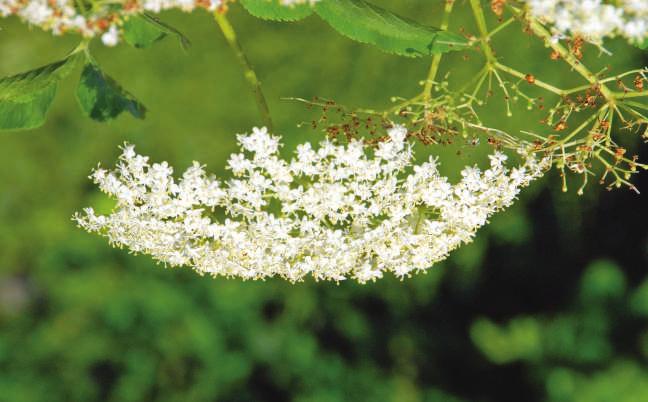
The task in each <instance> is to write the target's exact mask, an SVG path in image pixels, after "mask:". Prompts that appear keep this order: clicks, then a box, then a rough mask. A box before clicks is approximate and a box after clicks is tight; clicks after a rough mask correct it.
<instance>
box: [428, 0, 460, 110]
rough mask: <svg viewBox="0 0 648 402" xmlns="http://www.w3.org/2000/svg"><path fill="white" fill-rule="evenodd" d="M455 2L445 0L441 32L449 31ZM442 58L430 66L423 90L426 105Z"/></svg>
mask: <svg viewBox="0 0 648 402" xmlns="http://www.w3.org/2000/svg"><path fill="white" fill-rule="evenodd" d="M454 2H455V0H445V6H444V7H443V20H442V21H441V30H443V31H445V30H446V29H448V25H449V24H450V13H452V6H454ZM442 57H443V53H437V54H435V55H434V56H433V57H432V65H431V66H430V71H429V73H428V77H427V81H425V87H424V89H423V100H424V101H425V103H427V102H428V101H429V100H430V98H431V97H432V86H433V85H434V80H435V79H436V75H437V72H438V71H439V64H441V58H442Z"/></svg>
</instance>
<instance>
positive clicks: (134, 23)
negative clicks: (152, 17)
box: [123, 15, 166, 49]
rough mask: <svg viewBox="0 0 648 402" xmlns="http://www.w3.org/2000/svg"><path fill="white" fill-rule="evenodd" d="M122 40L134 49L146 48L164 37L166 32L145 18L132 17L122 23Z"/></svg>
mask: <svg viewBox="0 0 648 402" xmlns="http://www.w3.org/2000/svg"><path fill="white" fill-rule="evenodd" d="M123 28H124V39H125V40H126V42H127V43H128V44H130V45H132V46H134V47H136V48H140V49H141V48H146V47H150V46H151V45H153V43H155V42H157V41H159V40H160V39H162V38H164V37H165V36H166V32H165V31H163V30H161V29H160V28H159V27H158V26H157V25H155V24H153V23H152V22H150V21H149V20H148V19H147V18H145V17H142V16H139V15H133V16H131V17H130V18H128V20H126V22H124V26H123Z"/></svg>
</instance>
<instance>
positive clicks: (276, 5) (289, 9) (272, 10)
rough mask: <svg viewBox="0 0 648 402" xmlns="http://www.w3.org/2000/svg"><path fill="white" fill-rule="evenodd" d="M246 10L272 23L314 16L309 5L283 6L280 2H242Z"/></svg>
mask: <svg viewBox="0 0 648 402" xmlns="http://www.w3.org/2000/svg"><path fill="white" fill-rule="evenodd" d="M241 4H242V5H243V7H245V9H246V10H247V11H248V12H249V13H250V14H252V15H253V16H255V17H257V18H261V19H264V20H272V21H298V20H301V19H304V18H306V17H308V16H309V15H311V14H313V7H312V6H311V5H309V4H296V5H292V6H283V5H281V3H280V2H279V0H241Z"/></svg>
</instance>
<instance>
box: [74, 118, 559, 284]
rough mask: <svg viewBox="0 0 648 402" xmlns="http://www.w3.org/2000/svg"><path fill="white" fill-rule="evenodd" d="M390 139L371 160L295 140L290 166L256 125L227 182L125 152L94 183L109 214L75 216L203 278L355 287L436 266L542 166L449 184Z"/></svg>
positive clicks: (501, 162)
mask: <svg viewBox="0 0 648 402" xmlns="http://www.w3.org/2000/svg"><path fill="white" fill-rule="evenodd" d="M388 133H389V140H387V141H385V142H383V143H380V144H379V145H378V147H377V148H376V149H374V150H373V152H372V153H373V156H371V157H370V156H368V153H369V152H367V149H366V147H365V145H364V144H363V143H362V142H359V141H355V140H354V141H351V142H350V143H349V144H348V145H346V146H343V145H336V144H334V143H332V142H330V141H328V140H326V141H323V142H321V143H320V144H319V147H313V146H312V145H311V144H310V143H305V144H301V145H300V146H298V147H297V151H296V155H295V157H294V158H293V159H291V160H289V161H287V160H284V159H282V158H281V157H280V156H279V153H278V152H279V148H280V146H281V144H280V142H279V137H276V136H272V135H270V134H268V132H267V130H266V129H265V128H261V129H257V128H255V129H254V130H253V132H252V134H249V135H239V136H238V142H239V144H240V146H241V153H237V154H233V155H231V158H230V159H229V163H228V165H229V166H228V168H229V169H231V171H232V173H233V178H231V179H229V180H227V181H221V180H218V179H217V178H215V177H210V176H208V175H207V173H206V172H205V170H204V167H203V166H202V165H200V164H199V163H197V162H194V163H193V165H192V166H191V167H190V168H188V169H187V170H186V171H185V172H184V173H183V175H182V178H181V179H179V180H177V181H176V180H175V179H174V178H173V177H172V173H173V170H172V168H171V167H170V166H169V165H168V164H167V163H166V162H162V163H150V162H149V160H148V157H145V156H142V155H139V154H137V153H136V152H135V150H134V148H133V146H132V145H125V146H124V147H123V152H122V154H121V156H120V162H119V163H118V165H117V168H116V169H115V170H112V171H109V170H104V169H101V168H98V169H96V170H95V171H94V172H93V174H92V176H91V178H92V180H93V181H94V182H95V183H97V184H98V185H99V188H100V189H101V190H102V191H103V192H105V193H106V194H108V195H110V196H111V197H113V198H115V199H116V206H115V208H114V210H113V211H112V213H110V214H109V215H97V214H96V213H95V211H94V210H93V209H92V208H86V209H85V210H84V212H83V213H81V214H77V215H75V218H74V219H75V220H76V221H77V222H78V224H79V225H80V226H81V227H82V228H84V229H86V230H88V231H90V232H96V233H99V234H101V235H103V236H105V237H107V238H108V240H109V241H110V243H111V244H113V245H116V246H119V247H122V246H125V247H127V248H129V249H130V250H131V251H132V252H134V253H144V254H150V255H151V256H152V257H153V258H154V259H155V260H157V261H159V262H162V263H164V264H166V265H170V266H180V265H188V266H191V267H193V268H194V269H195V270H196V271H197V272H199V273H200V274H209V275H213V276H217V275H223V276H227V277H240V278H243V279H262V278H266V277H271V276H279V277H282V278H285V279H287V280H289V281H299V280H302V279H303V278H304V277H306V276H308V275H310V276H312V277H314V278H315V279H316V280H322V279H328V280H335V281H340V280H344V279H346V278H353V279H356V280H357V281H359V282H362V283H364V282H366V281H370V280H375V279H377V278H381V277H382V276H383V273H384V272H392V273H393V274H394V275H396V276H397V277H401V278H402V277H405V276H409V275H410V274H411V273H413V272H417V271H423V270H426V269H428V268H429V267H430V266H432V265H433V264H434V263H435V262H437V261H441V260H443V259H445V258H446V257H447V256H448V253H450V251H452V250H453V249H455V248H457V247H459V246H460V245H461V244H463V243H468V242H470V241H471V240H472V238H473V236H474V235H475V232H476V231H477V229H478V228H479V227H481V226H483V225H484V224H486V223H487V220H488V218H489V217H490V215H491V214H493V213H494V212H496V211H498V210H500V209H503V208H505V207H507V206H509V205H510V204H511V203H512V202H513V201H514V199H515V198H516V196H517V194H518V192H519V191H520V188H521V187H524V186H526V185H528V184H529V182H530V181H531V180H533V179H535V178H537V177H539V176H541V175H542V173H543V171H544V169H545V168H547V167H548V164H549V161H548V160H542V161H537V160H536V159H534V158H533V157H530V156H529V157H526V158H525V163H524V164H523V165H522V166H519V167H516V168H514V169H511V170H509V169H508V168H507V167H506V166H505V161H506V159H507V158H506V156H505V155H504V154H502V153H499V152H497V153H495V154H493V155H491V156H490V168H489V169H487V170H485V171H481V170H480V169H479V168H477V167H466V168H465V169H464V170H463V171H462V179H461V181H459V183H457V184H452V183H450V182H449V181H448V179H447V178H446V177H443V176H441V175H440V173H439V171H438V170H437V163H436V160H435V159H434V158H430V159H429V160H428V161H427V162H425V163H422V164H420V165H413V154H412V148H411V144H410V143H409V142H408V141H407V140H406V136H407V131H406V130H405V129H404V128H402V127H396V128H393V129H390V130H389V132H388Z"/></svg>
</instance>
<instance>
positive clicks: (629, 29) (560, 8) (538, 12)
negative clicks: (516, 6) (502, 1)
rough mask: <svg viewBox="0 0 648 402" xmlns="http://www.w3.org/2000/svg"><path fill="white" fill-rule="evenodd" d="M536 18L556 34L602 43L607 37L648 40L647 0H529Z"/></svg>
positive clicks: (639, 41) (639, 40) (529, 5)
mask: <svg viewBox="0 0 648 402" xmlns="http://www.w3.org/2000/svg"><path fill="white" fill-rule="evenodd" d="M526 3H528V7H529V12H530V13H531V15H533V16H534V17H536V18H538V19H540V20H541V21H543V22H545V23H549V24H551V25H552V27H553V29H554V31H555V33H556V34H557V35H559V36H560V35H563V36H564V35H572V36H576V35H577V36H581V37H583V38H584V39H585V40H587V41H589V42H593V43H597V44H600V43H601V42H602V41H603V39H604V38H606V37H614V36H623V37H625V38H626V39H628V40H629V41H631V42H634V43H641V42H643V41H644V40H646V39H648V0H618V1H615V2H610V3H612V4H608V3H605V2H603V1H601V0H526Z"/></svg>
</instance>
